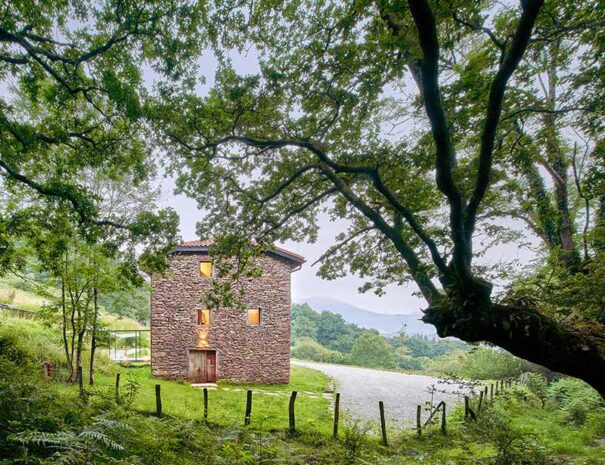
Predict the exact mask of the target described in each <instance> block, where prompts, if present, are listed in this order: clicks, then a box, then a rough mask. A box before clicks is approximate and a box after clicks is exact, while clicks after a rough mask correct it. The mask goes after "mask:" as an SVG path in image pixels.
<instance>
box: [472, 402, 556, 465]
mask: <svg viewBox="0 0 605 465" xmlns="http://www.w3.org/2000/svg"><path fill="white" fill-rule="evenodd" d="M466 428H467V430H468V431H469V432H470V433H471V434H472V435H473V436H475V437H477V438H478V439H479V440H480V441H481V440H482V441H488V442H490V443H492V444H494V447H495V449H496V454H495V457H494V458H493V461H491V462H490V463H493V464H494V465H518V464H532V465H555V464H557V463H558V460H557V459H555V458H554V457H553V456H552V455H551V454H549V453H548V450H547V449H546V447H545V446H544V444H543V443H542V441H540V438H539V436H538V435H537V434H531V433H529V432H528V431H525V430H524V429H520V428H517V427H516V426H515V425H513V424H512V421H511V417H510V414H509V413H508V412H507V411H506V408H504V406H500V405H496V406H495V407H494V408H492V409H486V410H485V411H484V412H483V414H482V415H480V416H479V417H478V421H477V422H476V423H475V422H469V423H467V425H466Z"/></svg>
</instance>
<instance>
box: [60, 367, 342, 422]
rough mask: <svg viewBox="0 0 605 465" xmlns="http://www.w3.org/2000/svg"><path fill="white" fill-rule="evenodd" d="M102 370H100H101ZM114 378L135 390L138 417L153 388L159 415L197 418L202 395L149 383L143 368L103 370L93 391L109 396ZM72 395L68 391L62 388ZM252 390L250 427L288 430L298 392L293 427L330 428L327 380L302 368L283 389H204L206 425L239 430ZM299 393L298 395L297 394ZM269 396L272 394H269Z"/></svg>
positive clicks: (179, 385)
mask: <svg viewBox="0 0 605 465" xmlns="http://www.w3.org/2000/svg"><path fill="white" fill-rule="evenodd" d="M105 367H106V365H105ZM117 372H119V373H120V378H121V384H122V388H121V391H122V392H124V391H125V390H126V389H127V385H128V383H136V385H138V387H137V391H136V395H135V396H134V399H133V402H132V405H131V408H132V409H133V410H135V411H139V412H142V413H153V412H155V409H156V404H155V385H156V384H159V385H160V386H161V393H162V411H163V413H164V414H165V415H168V416H174V417H179V418H183V419H197V420H202V419H203V391H202V389H201V388H196V387H192V386H191V385H190V384H189V383H187V382H183V381H165V380H159V379H157V378H154V377H153V376H152V375H151V370H150V367H149V366H148V365H143V366H139V367H119V366H117V365H116V366H114V367H112V368H111V369H109V370H107V369H104V370H103V371H101V372H98V373H97V375H96V378H95V389H99V390H105V391H107V392H110V391H111V392H113V389H114V385H115V373H117ZM63 389H66V390H70V389H71V390H73V389H75V388H74V387H73V386H68V385H63ZM248 389H251V390H252V391H253V399H252V418H251V427H252V428H258V429H261V428H262V429H264V430H268V431H279V430H285V429H287V427H288V402H289V399H290V395H289V394H290V392H291V391H298V397H297V399H296V404H295V405H296V426H297V429H298V430H301V431H305V432H309V433H326V434H328V433H329V432H330V431H331V429H332V414H331V413H330V410H329V403H330V401H329V399H326V398H324V397H322V394H323V393H324V392H327V391H328V389H329V379H328V377H326V376H325V375H323V374H322V373H320V372H318V371H315V370H311V369H308V368H304V367H296V366H294V367H292V369H291V382H290V384H288V385H258V384H233V383H226V382H221V383H219V384H218V388H217V389H209V393H208V398H209V401H208V405H209V406H208V421H209V422H210V423H214V424H217V425H223V426H234V427H236V426H237V427H239V426H241V425H242V424H243V422H244V411H245V406H246V390H248ZM267 391H268V392H269V393H268V392H267ZM303 391H304V392H303ZM272 394H273V395H272Z"/></svg>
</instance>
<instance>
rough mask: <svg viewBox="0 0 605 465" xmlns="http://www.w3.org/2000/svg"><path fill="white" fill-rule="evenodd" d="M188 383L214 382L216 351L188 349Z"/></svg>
mask: <svg viewBox="0 0 605 465" xmlns="http://www.w3.org/2000/svg"><path fill="white" fill-rule="evenodd" d="M187 378H188V379H189V382H190V383H214V382H215V381H216V352H215V351H214V350H190V351H189V371H188V374H187Z"/></svg>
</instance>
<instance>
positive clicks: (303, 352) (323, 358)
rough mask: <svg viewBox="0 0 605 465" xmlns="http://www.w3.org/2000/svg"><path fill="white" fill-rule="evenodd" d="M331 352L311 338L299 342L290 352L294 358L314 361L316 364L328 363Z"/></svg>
mask: <svg viewBox="0 0 605 465" xmlns="http://www.w3.org/2000/svg"><path fill="white" fill-rule="evenodd" d="M330 352H331V351H330V350H329V349H326V348H325V347H323V346H322V345H321V344H319V343H318V342H317V341H315V340H314V339H311V338H302V339H299V340H297V341H296V342H295V343H294V346H293V347H292V350H291V351H290V353H291V354H292V357H294V358H301V359H304V360H313V361H315V362H327V361H328V358H329V357H330Z"/></svg>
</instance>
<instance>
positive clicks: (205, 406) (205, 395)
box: [204, 388, 208, 423]
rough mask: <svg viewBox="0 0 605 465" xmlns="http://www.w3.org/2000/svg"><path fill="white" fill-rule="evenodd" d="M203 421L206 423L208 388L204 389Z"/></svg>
mask: <svg viewBox="0 0 605 465" xmlns="http://www.w3.org/2000/svg"><path fill="white" fill-rule="evenodd" d="M204 421H205V422H206V423H208V388H204Z"/></svg>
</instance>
